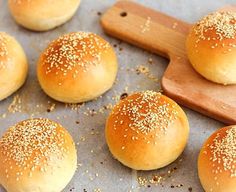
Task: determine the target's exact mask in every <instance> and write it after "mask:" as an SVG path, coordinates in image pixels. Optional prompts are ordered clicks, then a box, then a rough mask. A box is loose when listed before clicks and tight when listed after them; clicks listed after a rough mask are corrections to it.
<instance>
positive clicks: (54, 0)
mask: <svg viewBox="0 0 236 192" xmlns="http://www.w3.org/2000/svg"><path fill="white" fill-rule="evenodd" d="M79 4H80V0H69V1H68V0H8V6H9V9H10V12H11V14H12V16H13V17H14V19H15V20H16V22H17V23H18V24H20V25H22V26H24V27H25V28H27V29H30V30H34V31H46V30H50V29H53V28H55V27H57V26H59V25H61V24H63V23H65V22H67V21H68V20H69V19H71V18H72V16H73V15H74V14H75V12H76V10H77V8H78V7H79Z"/></svg>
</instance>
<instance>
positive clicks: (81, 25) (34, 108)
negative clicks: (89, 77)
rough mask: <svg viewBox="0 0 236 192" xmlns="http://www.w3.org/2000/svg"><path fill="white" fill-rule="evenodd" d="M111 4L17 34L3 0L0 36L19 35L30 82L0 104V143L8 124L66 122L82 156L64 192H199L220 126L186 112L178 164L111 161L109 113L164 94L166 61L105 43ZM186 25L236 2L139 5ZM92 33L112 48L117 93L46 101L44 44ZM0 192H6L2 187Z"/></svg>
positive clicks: (92, 3) (99, 2)
mask: <svg viewBox="0 0 236 192" xmlns="http://www.w3.org/2000/svg"><path fill="white" fill-rule="evenodd" d="M114 2H115V1H114V0H83V1H82V3H81V6H80V8H79V10H78V11H77V13H76V15H75V16H74V17H73V19H72V20H70V21H69V22H68V23H66V24H65V25H63V26H61V27H58V28H56V29H54V30H52V31H49V32H44V33H37V32H31V31H28V30H26V29H24V28H22V27H19V26H18V25H17V24H16V23H15V22H14V20H13V19H12V18H11V16H10V14H9V12H8V8H7V0H0V21H1V22H0V31H5V32H8V33H9V34H11V35H13V36H15V37H16V38H17V40H18V41H19V42H20V43H21V44H22V46H23V48H24V49H25V52H26V54H27V57H28V60H29V64H30V71H29V75H28V79H27V82H26V83H25V85H24V86H23V87H22V88H21V89H20V90H19V91H17V92H16V93H15V94H14V95H12V96H11V97H9V98H7V99H6V100H4V101H1V102H0V136H2V135H3V133H4V131H5V130H6V129H7V128H8V127H9V126H11V125H13V124H15V123H17V122H18V121H20V120H23V119H27V118H30V117H47V118H50V119H53V120H55V121H57V122H59V123H61V124H62V125H63V126H64V127H66V128H67V129H68V131H69V132H70V133H71V134H72V136H73V138H74V141H75V143H76V144H77V145H76V147H77V150H78V170H77V172H76V173H75V175H74V178H73V180H72V181H71V182H70V184H69V185H68V186H67V187H66V189H65V190H64V191H65V192H67V191H75V192H77V191H78V192H90V191H91V192H93V191H94V192H99V191H102V192H106V191H109V192H110V191H117V192H123V191H127V192H129V191H130V192H136V191H140V192H142V191H149V192H152V191H153V192H154V191H165V192H171V191H176V192H184V191H185V192H186V191H190V192H191V191H194V192H195V191H196V192H201V191H203V189H202V188H201V186H200V184H199V180H198V176H197V166H196V165H197V156H198V153H199V150H200V147H201V145H202V143H203V142H204V140H205V139H206V138H207V137H208V136H209V135H210V134H211V133H212V132H214V131H215V130H216V129H217V128H220V127H222V126H223V124H221V123H220V122H217V121H215V120H212V119H210V118H207V117H205V116H203V115H201V114H199V113H197V112H194V111H192V110H190V109H186V108H184V110H185V112H186V113H187V116H188V118H189V122H190V128H191V131H190V138H189V142H188V145H187V147H186V149H185V151H184V153H183V154H182V155H181V157H180V158H179V159H178V160H177V161H176V162H174V163H173V164H171V165H169V166H167V167H166V168H163V169H160V170H156V171H148V172H143V171H134V170H131V169H129V168H126V167H124V166H123V165H121V164H120V163H119V162H118V161H116V160H114V159H113V158H112V156H111V154H110V153H109V151H108V148H107V145H106V143H105V138H104V126H105V120H106V117H107V115H108V113H109V111H110V108H111V106H112V105H113V104H114V103H115V102H116V101H117V100H119V97H120V95H121V94H122V93H128V94H130V93H132V92H134V91H141V90H147V89H149V90H156V91H157V90H159V89H160V79H161V77H162V74H163V72H164V71H165V68H166V66H167V65H168V60H166V59H164V58H161V57H159V56H156V55H153V54H151V53H148V52H146V51H144V50H142V49H139V48H136V47H134V46H131V45H128V44H126V43H124V42H121V41H119V40H116V39H113V38H111V37H108V36H106V35H105V34H104V33H103V31H102V29H101V27H100V25H99V19H100V15H101V13H103V12H104V11H105V10H106V9H107V8H108V7H110V6H111V5H112V4H113V3H114ZM137 2H140V3H143V4H145V5H146V6H149V7H152V8H154V9H157V10H159V11H162V12H164V13H167V14H169V15H172V16H175V17H177V18H179V19H183V20H185V21H188V22H194V21H196V20H197V19H199V18H200V17H201V16H203V15H205V14H207V13H209V12H211V11H214V10H216V9H218V8H220V7H222V6H224V5H228V4H232V3H236V1H235V0H220V1H219V0H218V1H215V0H208V1H205V0H175V1H173V0H165V1H162V0H137ZM81 30H82V31H92V32H95V33H97V34H100V35H102V36H103V37H104V38H105V39H107V40H108V41H109V42H110V43H111V44H112V45H113V46H114V48H115V50H116V53H117V56H118V59H119V72H118V76H117V80H116V83H115V85H114V86H113V88H112V89H111V90H110V91H108V92H107V93H106V94H104V95H103V96H102V97H100V98H98V99H97V100H96V101H92V102H88V103H86V104H83V105H65V104H62V103H59V102H56V101H54V100H52V99H50V98H49V97H47V96H46V95H45V94H44V93H43V91H42V90H41V89H40V87H39V84H38V82H37V77H36V63H37V59H38V57H39V54H40V52H41V51H42V50H43V49H44V48H45V47H46V46H47V44H48V43H49V42H50V41H51V40H53V39H54V38H56V37H58V36H59V35H62V34H64V33H67V32H71V31H81ZM0 192H5V190H4V189H3V188H1V187H0Z"/></svg>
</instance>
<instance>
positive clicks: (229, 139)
mask: <svg viewBox="0 0 236 192" xmlns="http://www.w3.org/2000/svg"><path fill="white" fill-rule="evenodd" d="M198 174H199V178H200V180H201V183H202V186H203V188H204V189H205V191H206V192H234V191H235V190H236V126H229V127H224V128H222V129H219V130H218V131H216V132H215V133H214V134H212V135H211V136H210V138H209V139H208V140H207V141H206V142H205V144H204V145H203V147H202V149H201V152H200V155H199V158H198Z"/></svg>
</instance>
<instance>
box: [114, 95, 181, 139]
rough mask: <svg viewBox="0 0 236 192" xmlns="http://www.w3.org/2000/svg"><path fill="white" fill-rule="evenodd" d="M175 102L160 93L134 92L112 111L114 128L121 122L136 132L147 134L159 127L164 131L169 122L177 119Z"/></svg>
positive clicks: (120, 124)
mask: <svg viewBox="0 0 236 192" xmlns="http://www.w3.org/2000/svg"><path fill="white" fill-rule="evenodd" d="M176 107H177V104H175V103H174V102H171V101H170V100H168V99H167V97H164V96H163V95H162V94H161V93H157V92H154V91H144V92H141V93H135V94H133V95H132V96H129V97H127V98H126V99H124V100H122V101H121V102H120V103H119V104H118V105H116V106H115V108H114V109H113V112H112V114H111V115H112V117H113V118H115V119H114V122H115V123H114V129H116V127H117V126H118V127H119V126H122V124H126V123H127V124H128V127H130V129H132V130H133V131H135V132H136V133H137V134H144V135H148V134H149V133H150V134H152V133H151V132H152V131H155V130H156V129H159V130H160V131H161V132H163V133H165V132H166V129H167V128H168V127H169V125H170V124H171V123H173V122H174V120H175V119H177V114H178V109H176Z"/></svg>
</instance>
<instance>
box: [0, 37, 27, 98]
mask: <svg viewBox="0 0 236 192" xmlns="http://www.w3.org/2000/svg"><path fill="white" fill-rule="evenodd" d="M27 72H28V63H27V59H26V56H25V53H24V50H23V49H22V47H21V46H20V44H19V43H18V42H17V41H16V40H15V39H14V38H13V37H11V36H9V35H8V34H6V33H4V32H0V101H1V100H3V99H5V98H6V97H8V96H9V95H11V94H12V93H14V92H15V91H16V90H17V89H19V88H20V87H21V86H22V85H23V84H24V82H25V79H26V76H27Z"/></svg>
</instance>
